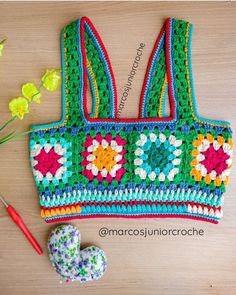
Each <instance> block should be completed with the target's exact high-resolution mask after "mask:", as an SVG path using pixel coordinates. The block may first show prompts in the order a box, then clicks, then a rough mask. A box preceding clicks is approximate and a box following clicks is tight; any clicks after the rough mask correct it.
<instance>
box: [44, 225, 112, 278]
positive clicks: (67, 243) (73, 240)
mask: <svg viewBox="0 0 236 295" xmlns="http://www.w3.org/2000/svg"><path fill="white" fill-rule="evenodd" d="M80 239H81V235H80V232H79V230H78V228H76V227H74V226H72V225H70V224H66V225H60V226H58V227H56V228H55V229H54V230H53V231H52V232H51V234H50V236H49V238H48V251H49V258H50V261H51V262H52V265H53V267H54V268H55V270H56V271H57V273H58V274H59V275H60V276H61V277H62V278H64V279H66V280H67V281H79V282H88V281H93V280H97V279H100V278H101V277H102V276H103V274H104V273H105V271H106V268H107V259H106V255H105V253H104V251H103V250H102V249H100V248H98V247H95V246H90V247H87V248H85V249H83V250H80Z"/></svg>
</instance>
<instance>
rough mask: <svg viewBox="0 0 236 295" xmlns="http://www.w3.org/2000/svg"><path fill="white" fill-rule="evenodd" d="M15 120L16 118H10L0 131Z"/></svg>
mask: <svg viewBox="0 0 236 295" xmlns="http://www.w3.org/2000/svg"><path fill="white" fill-rule="evenodd" d="M15 119H16V116H14V117H12V118H11V119H10V120H8V121H7V122H6V123H5V124H4V125H3V126H2V127H1V128H0V131H2V130H3V129H4V128H6V127H7V126H8V125H9V124H11V122H13V121H14V120H15Z"/></svg>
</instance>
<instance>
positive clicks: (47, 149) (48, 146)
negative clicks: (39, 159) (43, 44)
mask: <svg viewBox="0 0 236 295" xmlns="http://www.w3.org/2000/svg"><path fill="white" fill-rule="evenodd" d="M51 148H52V146H51V145H50V144H49V143H46V144H45V146H44V150H45V152H46V153H48V152H49V151H50V149H51Z"/></svg>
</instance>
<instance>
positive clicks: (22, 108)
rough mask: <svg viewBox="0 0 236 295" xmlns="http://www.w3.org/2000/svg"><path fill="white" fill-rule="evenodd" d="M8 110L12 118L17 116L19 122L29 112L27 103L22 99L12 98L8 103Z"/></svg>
mask: <svg viewBox="0 0 236 295" xmlns="http://www.w3.org/2000/svg"><path fill="white" fill-rule="evenodd" d="M9 109H10V111H11V114H12V117H14V116H17V117H18V118H19V119H20V120H22V119H23V118H24V115H25V114H27V113H28V112H29V103H28V101H27V99H26V98H24V97H17V98H13V99H12V100H11V101H10V102H9Z"/></svg>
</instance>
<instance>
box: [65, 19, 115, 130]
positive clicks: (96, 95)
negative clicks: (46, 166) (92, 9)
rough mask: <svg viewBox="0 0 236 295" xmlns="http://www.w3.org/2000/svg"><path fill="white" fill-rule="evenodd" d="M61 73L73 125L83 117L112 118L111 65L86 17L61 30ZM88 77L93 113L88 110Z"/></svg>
mask: <svg viewBox="0 0 236 295" xmlns="http://www.w3.org/2000/svg"><path fill="white" fill-rule="evenodd" d="M62 42H63V46H64V51H65V54H64V71H65V77H66V78H65V89H66V97H67V110H68V118H67V121H70V123H71V124H72V125H74V124H76V121H77V120H78V118H79V117H80V116H81V113H82V114H83V115H85V113H86V115H89V116H90V117H92V118H114V115H115V99H116V97H115V96H116V90H115V83H114V77H113V74H112V69H111V64H110V61H109V58H108V55H107V52H106V49H105V47H104V45H103V43H102V40H101V39H100V37H99V35H98V33H97V31H96V29H95V28H94V26H93V25H92V23H91V22H90V20H89V19H88V18H86V17H83V18H82V19H80V20H77V21H75V22H73V23H71V24H70V25H68V26H67V27H66V28H65V29H64V35H63V40H62ZM87 77H88V80H89V82H90V86H91V92H92V100H93V104H92V113H91V114H88V110H87V99H86V94H87V93H86V91H87V82H88V81H87Z"/></svg>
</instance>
